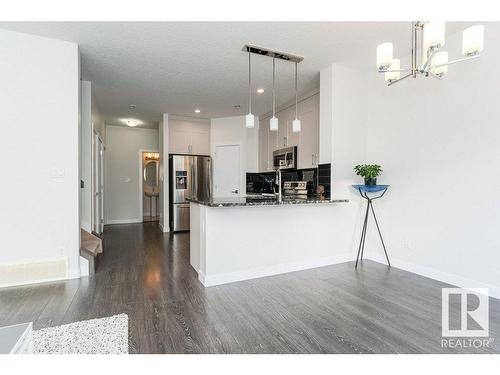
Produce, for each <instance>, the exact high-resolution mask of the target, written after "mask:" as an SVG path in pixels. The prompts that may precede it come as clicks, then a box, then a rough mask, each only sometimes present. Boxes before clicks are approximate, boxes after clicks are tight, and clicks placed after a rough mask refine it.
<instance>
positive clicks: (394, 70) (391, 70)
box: [378, 69, 412, 73]
mask: <svg viewBox="0 0 500 375" xmlns="http://www.w3.org/2000/svg"><path fill="white" fill-rule="evenodd" d="M411 71H412V70H411V69H387V70H384V69H379V70H378V72H379V73H389V72H411Z"/></svg>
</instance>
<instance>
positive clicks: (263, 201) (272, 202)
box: [187, 196, 349, 207]
mask: <svg viewBox="0 0 500 375" xmlns="http://www.w3.org/2000/svg"><path fill="white" fill-rule="evenodd" d="M187 200H188V201H191V202H195V203H198V204H201V205H204V206H208V207H239V206H286V205H292V204H329V203H346V202H349V200H348V199H333V200H328V199H318V198H314V197H311V198H307V199H286V198H283V201H282V202H278V200H277V199H274V198H268V197H258V196H250V197H246V198H245V197H231V198H210V199H208V200H198V199H193V198H187Z"/></svg>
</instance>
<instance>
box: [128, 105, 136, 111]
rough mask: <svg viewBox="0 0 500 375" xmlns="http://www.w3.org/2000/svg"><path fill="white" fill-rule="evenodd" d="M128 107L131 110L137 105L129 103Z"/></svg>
mask: <svg viewBox="0 0 500 375" xmlns="http://www.w3.org/2000/svg"><path fill="white" fill-rule="evenodd" d="M128 108H129V109H130V110H131V111H133V110H134V109H136V108H137V106H136V105H135V104H130V105H129V106H128Z"/></svg>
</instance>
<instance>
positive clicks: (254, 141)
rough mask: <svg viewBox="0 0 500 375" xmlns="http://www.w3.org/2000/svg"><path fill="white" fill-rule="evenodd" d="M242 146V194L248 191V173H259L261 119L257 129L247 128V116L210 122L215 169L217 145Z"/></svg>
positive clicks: (256, 122) (211, 147) (211, 148)
mask: <svg viewBox="0 0 500 375" xmlns="http://www.w3.org/2000/svg"><path fill="white" fill-rule="evenodd" d="M228 144H238V145H240V171H241V172H240V192H244V191H246V189H245V186H246V173H247V172H258V171H259V118H258V117H255V127H254V128H253V129H247V128H246V127H245V116H233V117H222V118H216V119H212V120H211V122H210V150H211V156H212V160H213V162H214V168H216V165H215V163H216V159H215V158H214V151H215V147H216V146H217V145H228Z"/></svg>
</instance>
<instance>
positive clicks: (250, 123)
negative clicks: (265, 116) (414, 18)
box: [245, 52, 255, 129]
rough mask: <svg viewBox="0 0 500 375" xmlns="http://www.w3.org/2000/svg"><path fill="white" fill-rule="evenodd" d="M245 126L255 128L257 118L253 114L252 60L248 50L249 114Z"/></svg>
mask: <svg viewBox="0 0 500 375" xmlns="http://www.w3.org/2000/svg"><path fill="white" fill-rule="evenodd" d="M245 126H246V127H247V129H253V128H254V126H255V118H254V115H253V114H252V61H251V53H250V52H248V115H246V116H245Z"/></svg>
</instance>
